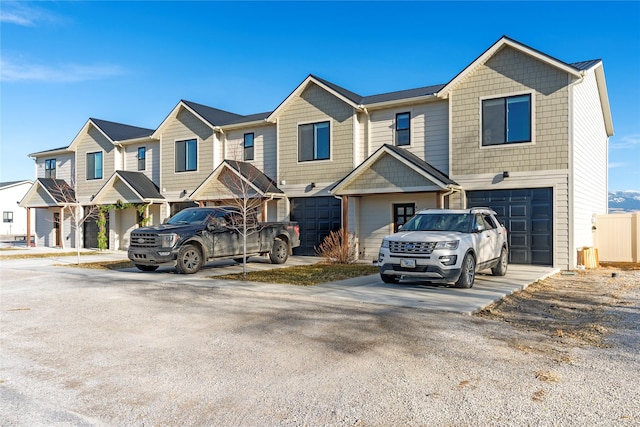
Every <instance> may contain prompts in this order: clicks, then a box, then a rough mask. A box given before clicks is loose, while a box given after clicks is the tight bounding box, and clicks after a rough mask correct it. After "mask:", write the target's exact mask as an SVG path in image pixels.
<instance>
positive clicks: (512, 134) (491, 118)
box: [482, 94, 531, 146]
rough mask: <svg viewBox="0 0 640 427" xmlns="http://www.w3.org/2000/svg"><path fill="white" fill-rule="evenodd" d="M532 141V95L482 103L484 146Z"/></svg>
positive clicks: (486, 100) (488, 100)
mask: <svg viewBox="0 0 640 427" xmlns="http://www.w3.org/2000/svg"><path fill="white" fill-rule="evenodd" d="M530 141H531V94H527V95H517V96H509V97H506V98H496V99H485V100H483V101H482V145H483V146H490V145H501V144H512V143H518V142H530Z"/></svg>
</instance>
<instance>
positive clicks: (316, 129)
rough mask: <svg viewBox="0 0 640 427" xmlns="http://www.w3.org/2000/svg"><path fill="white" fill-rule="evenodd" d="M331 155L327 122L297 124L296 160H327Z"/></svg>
mask: <svg viewBox="0 0 640 427" xmlns="http://www.w3.org/2000/svg"><path fill="white" fill-rule="evenodd" d="M330 156H331V141H330V126H329V122H319V123H308V124H304V125H299V126H298V161H299V162H308V161H312V160H328V159H329V158H330Z"/></svg>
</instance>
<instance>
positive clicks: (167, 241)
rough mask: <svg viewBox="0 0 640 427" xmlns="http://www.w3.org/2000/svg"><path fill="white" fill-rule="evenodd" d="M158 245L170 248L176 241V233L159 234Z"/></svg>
mask: <svg viewBox="0 0 640 427" xmlns="http://www.w3.org/2000/svg"><path fill="white" fill-rule="evenodd" d="M158 236H159V237H160V245H161V246H162V247H163V248H172V247H173V245H175V244H176V243H177V242H178V237H179V236H178V235H177V234H176V233H169V234H159V235H158Z"/></svg>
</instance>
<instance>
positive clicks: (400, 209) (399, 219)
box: [393, 203, 416, 233]
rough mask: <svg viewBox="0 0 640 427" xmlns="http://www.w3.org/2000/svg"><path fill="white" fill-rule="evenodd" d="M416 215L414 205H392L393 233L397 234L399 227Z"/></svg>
mask: <svg viewBox="0 0 640 427" xmlns="http://www.w3.org/2000/svg"><path fill="white" fill-rule="evenodd" d="M415 213H416V205H415V204H414V203H401V204H395V205H393V232H394V233H395V232H397V231H398V229H399V227H400V226H401V225H404V224H406V223H407V221H409V220H410V219H411V217H412V216H413V215H414V214H415Z"/></svg>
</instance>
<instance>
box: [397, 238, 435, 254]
mask: <svg viewBox="0 0 640 427" xmlns="http://www.w3.org/2000/svg"><path fill="white" fill-rule="evenodd" d="M435 246H436V242H394V241H390V242H389V252H391V253H394V254H427V255H428V254H430V253H431V252H433V248H434V247H435Z"/></svg>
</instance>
